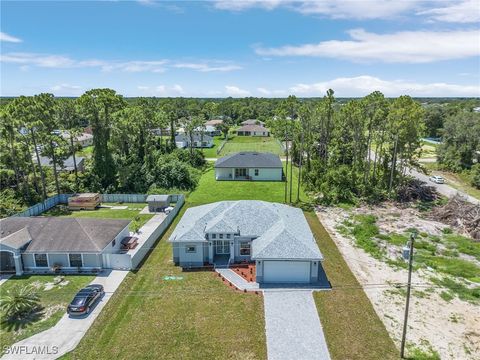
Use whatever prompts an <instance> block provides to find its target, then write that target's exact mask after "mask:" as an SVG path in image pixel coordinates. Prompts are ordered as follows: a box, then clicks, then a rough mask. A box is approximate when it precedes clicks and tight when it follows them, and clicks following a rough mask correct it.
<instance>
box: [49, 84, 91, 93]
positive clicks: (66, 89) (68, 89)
mask: <svg viewBox="0 0 480 360" xmlns="http://www.w3.org/2000/svg"><path fill="white" fill-rule="evenodd" d="M50 90H51V91H52V92H53V93H54V94H55V95H56V96H77V95H80V94H81V93H82V92H83V89H82V87H81V86H78V85H70V84H57V85H54V86H52V87H51V88H50Z"/></svg>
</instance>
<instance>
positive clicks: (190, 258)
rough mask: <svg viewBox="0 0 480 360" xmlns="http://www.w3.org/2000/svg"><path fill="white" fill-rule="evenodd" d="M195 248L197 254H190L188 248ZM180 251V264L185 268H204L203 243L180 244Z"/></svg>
mask: <svg viewBox="0 0 480 360" xmlns="http://www.w3.org/2000/svg"><path fill="white" fill-rule="evenodd" d="M189 246H195V250H196V251H195V252H194V253H189V252H187V247H189ZM178 249H179V264H180V266H183V267H198V266H203V259H204V254H203V249H204V243H203V242H188V243H181V244H178Z"/></svg>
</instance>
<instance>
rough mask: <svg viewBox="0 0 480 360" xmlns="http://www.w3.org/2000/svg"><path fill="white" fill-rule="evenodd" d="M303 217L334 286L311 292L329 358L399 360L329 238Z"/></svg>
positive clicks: (311, 218) (314, 220) (309, 218)
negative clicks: (323, 258)
mask: <svg viewBox="0 0 480 360" xmlns="http://www.w3.org/2000/svg"><path fill="white" fill-rule="evenodd" d="M305 216H306V218H307V221H308V223H309V224H310V228H311V229H312V231H313V233H314V235H315V238H316V240H317V243H318V246H319V248H320V250H321V251H322V253H323V255H324V257H325V261H323V263H322V264H323V267H324V269H325V272H326V273H327V276H328V279H329V280H330V282H331V284H332V287H333V289H332V291H321V292H315V293H314V298H315V302H316V304H317V309H318V313H319V315H320V320H321V322H322V327H323V331H324V333H325V337H326V339H327V344H328V349H329V351H330V355H331V356H332V359H333V360H336V359H338V360H343V359H372V360H373V359H382V360H387V359H398V358H399V354H398V351H397V349H396V347H395V344H394V343H393V341H392V339H391V338H390V336H389V335H388V332H387V330H386V329H385V326H384V325H383V323H382V321H381V320H380V319H379V317H378V316H377V314H376V312H375V310H374V309H373V306H372V304H371V303H370V300H369V299H368V297H367V296H366V295H365V292H364V291H363V289H362V288H361V287H360V284H359V283H358V281H357V279H356V278H355V276H354V275H353V273H352V272H351V271H350V268H349V267H348V265H347V263H346V262H345V260H344V259H343V257H342V255H341V254H340V251H339V250H338V248H337V246H336V245H335V243H334V242H333V240H332V239H331V238H330V235H329V234H328V233H327V231H326V230H325V228H324V227H323V226H322V224H321V223H320V221H319V220H318V218H317V216H316V215H315V214H314V213H311V212H305ZM345 285H350V286H348V287H347V288H345V287H343V288H342V286H345Z"/></svg>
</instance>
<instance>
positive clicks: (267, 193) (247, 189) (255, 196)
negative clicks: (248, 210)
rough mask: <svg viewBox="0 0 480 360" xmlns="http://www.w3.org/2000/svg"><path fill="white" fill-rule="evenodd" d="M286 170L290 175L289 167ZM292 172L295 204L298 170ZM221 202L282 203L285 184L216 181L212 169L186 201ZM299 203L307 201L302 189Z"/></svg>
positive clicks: (195, 202) (281, 182) (279, 182)
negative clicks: (263, 201) (260, 201)
mask: <svg viewBox="0 0 480 360" xmlns="http://www.w3.org/2000/svg"><path fill="white" fill-rule="evenodd" d="M288 170H289V174H290V166H289V169H288ZM293 170H294V171H293V182H292V201H293V202H295V201H296V199H297V179H298V177H297V175H298V168H296V167H294V168H293ZM284 171H285V170H284ZM288 179H289V180H290V175H288ZM288 186H289V185H288ZM222 200H265V201H271V202H280V203H283V202H284V200H285V182H283V181H216V180H215V171H214V169H213V168H208V169H207V170H206V171H205V172H204V173H203V175H202V177H201V178H200V182H199V184H198V186H197V188H196V189H195V190H194V191H193V192H192V193H190V194H189V195H187V201H188V202H189V203H191V204H205V203H211V202H215V201H222ZM300 201H307V196H306V195H305V193H304V192H303V189H300Z"/></svg>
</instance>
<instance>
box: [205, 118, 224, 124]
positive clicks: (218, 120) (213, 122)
mask: <svg viewBox="0 0 480 360" xmlns="http://www.w3.org/2000/svg"><path fill="white" fill-rule="evenodd" d="M221 124H223V120H222V119H212V120H208V121H207V122H206V123H205V125H207V126H208V125H210V126H217V125H221Z"/></svg>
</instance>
